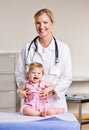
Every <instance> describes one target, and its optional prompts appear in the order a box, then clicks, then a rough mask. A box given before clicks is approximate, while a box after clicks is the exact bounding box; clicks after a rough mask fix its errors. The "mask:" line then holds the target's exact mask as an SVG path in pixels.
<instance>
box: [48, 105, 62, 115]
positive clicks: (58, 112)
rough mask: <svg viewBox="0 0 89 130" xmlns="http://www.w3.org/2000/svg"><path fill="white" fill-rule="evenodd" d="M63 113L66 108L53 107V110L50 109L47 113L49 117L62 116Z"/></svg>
mask: <svg viewBox="0 0 89 130" xmlns="http://www.w3.org/2000/svg"><path fill="white" fill-rule="evenodd" d="M61 113H64V108H54V107H51V108H48V110H47V112H46V114H47V116H51V115H56V114H61Z"/></svg>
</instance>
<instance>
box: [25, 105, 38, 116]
mask: <svg viewBox="0 0 89 130" xmlns="http://www.w3.org/2000/svg"><path fill="white" fill-rule="evenodd" d="M23 115H27V116H40V112H39V111H37V110H35V109H32V108H30V107H25V108H24V109H23Z"/></svg>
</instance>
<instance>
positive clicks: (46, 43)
mask: <svg viewBox="0 0 89 130" xmlns="http://www.w3.org/2000/svg"><path fill="white" fill-rule="evenodd" d="M51 41H52V35H51V36H49V37H44V38H40V37H39V42H40V44H41V45H42V46H43V47H45V48H46V47H48V46H49V44H50V43H51Z"/></svg>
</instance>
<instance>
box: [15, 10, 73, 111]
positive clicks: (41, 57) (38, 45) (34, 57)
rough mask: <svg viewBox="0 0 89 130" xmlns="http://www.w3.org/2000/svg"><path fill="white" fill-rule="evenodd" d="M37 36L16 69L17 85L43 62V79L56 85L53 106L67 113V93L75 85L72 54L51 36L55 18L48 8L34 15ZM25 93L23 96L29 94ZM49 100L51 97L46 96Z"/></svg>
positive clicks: (30, 43)
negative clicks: (37, 63)
mask: <svg viewBox="0 0 89 130" xmlns="http://www.w3.org/2000/svg"><path fill="white" fill-rule="evenodd" d="M34 20H35V27H36V31H37V33H38V36H37V37H36V38H35V39H34V40H33V41H32V42H28V43H27V44H26V45H25V46H24V48H23V49H22V51H21V53H20V55H19V60H18V64H17V68H16V72H15V74H16V82H17V86H18V87H20V85H21V84H23V83H25V82H26V80H27V79H26V76H25V72H26V70H27V68H28V65H29V64H30V63H32V62H39V63H42V64H43V66H44V70H45V76H44V79H45V80H47V81H50V82H52V83H54V85H55V86H56V87H55V91H54V93H53V94H52V95H51V98H50V99H49V100H50V104H51V105H52V106H55V107H57V108H64V109H65V112H66V111H67V103H66V99H65V93H66V92H67V90H68V88H69V86H70V84H71V82H72V65H71V54H70V50H69V47H68V46H67V44H65V43H63V42H61V41H59V40H57V39H56V38H55V37H54V36H53V33H52V29H53V25H54V19H53V14H52V12H51V11H50V10H49V9H41V10H39V11H37V12H36V14H35V15H34ZM27 93H28V92H27V91H26V90H25V91H24V93H22V95H21V96H22V97H25V96H26V95H27ZM46 98H48V96H47V97H46Z"/></svg>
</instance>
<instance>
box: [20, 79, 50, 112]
mask: <svg viewBox="0 0 89 130" xmlns="http://www.w3.org/2000/svg"><path fill="white" fill-rule="evenodd" d="M26 88H28V89H29V90H30V94H29V98H28V99H27V100H26V102H25V105H24V106H23V107H22V108H21V113H22V114H23V109H24V108H25V107H26V106H29V107H30V108H32V109H35V110H38V111H40V112H45V111H47V109H48V108H49V107H50V106H49V103H48V100H47V99H42V97H41V95H40V92H41V91H42V89H44V88H45V84H44V82H43V81H41V82H40V86H39V87H38V86H36V85H35V84H33V83H31V82H30V81H27V82H26Z"/></svg>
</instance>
